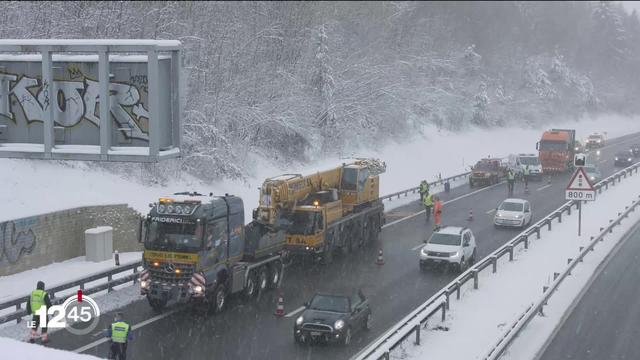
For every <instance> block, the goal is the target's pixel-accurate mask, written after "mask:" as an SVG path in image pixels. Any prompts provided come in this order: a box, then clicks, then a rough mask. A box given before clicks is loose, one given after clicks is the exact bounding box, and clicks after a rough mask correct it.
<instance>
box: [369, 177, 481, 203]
mask: <svg viewBox="0 0 640 360" xmlns="http://www.w3.org/2000/svg"><path fill="white" fill-rule="evenodd" d="M469 174H471V172H466V173H462V174H458V175H453V176H449V177H447V178H444V179H438V180H436V181H434V182H432V183H429V187H430V188H431V187H432V186H438V185H444V184H445V183H447V182H450V181H453V180H456V179H459V178H463V177H467V176H469ZM419 190H420V187H419V186H416V187H412V188H409V189H407V190H402V191H398V192H395V193H393V194H389V195H384V196H380V200H383V201H384V200H388V201H391V200H393V199H394V198H397V199H400V197H401V196H402V195H404V196H405V197H406V196H408V195H409V194H415V193H417V192H418V191H419Z"/></svg>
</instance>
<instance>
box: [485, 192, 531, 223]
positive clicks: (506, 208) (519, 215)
mask: <svg viewBox="0 0 640 360" xmlns="http://www.w3.org/2000/svg"><path fill="white" fill-rule="evenodd" d="M532 221H533V211H532V210H531V204H530V203H529V201H527V200H524V199H515V198H511V199H506V200H504V201H503V202H502V204H500V206H498V207H497V208H496V214H495V216H494V217H493V225H494V226H495V227H500V226H512V227H525V226H528V225H530V224H531V222H532Z"/></svg>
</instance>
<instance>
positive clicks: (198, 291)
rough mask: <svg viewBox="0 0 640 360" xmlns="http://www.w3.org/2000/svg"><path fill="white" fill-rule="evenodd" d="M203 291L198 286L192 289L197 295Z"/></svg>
mask: <svg viewBox="0 0 640 360" xmlns="http://www.w3.org/2000/svg"><path fill="white" fill-rule="evenodd" d="M203 290H204V289H203V288H202V286H200V285H198V286H196V287H194V288H193V292H196V293H198V294H201V293H202V291H203Z"/></svg>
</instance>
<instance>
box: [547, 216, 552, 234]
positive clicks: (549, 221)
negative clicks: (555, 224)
mask: <svg viewBox="0 0 640 360" xmlns="http://www.w3.org/2000/svg"><path fill="white" fill-rule="evenodd" d="M547 225H548V226H549V229H547V230H549V231H551V218H549V219H547Z"/></svg>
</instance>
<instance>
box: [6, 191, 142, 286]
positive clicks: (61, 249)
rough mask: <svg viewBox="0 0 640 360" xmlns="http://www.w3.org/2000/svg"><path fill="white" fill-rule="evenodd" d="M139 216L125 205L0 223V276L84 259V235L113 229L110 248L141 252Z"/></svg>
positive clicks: (76, 209)
mask: <svg viewBox="0 0 640 360" xmlns="http://www.w3.org/2000/svg"><path fill="white" fill-rule="evenodd" d="M140 216H141V215H140V213H138V212H137V211H135V210H133V209H131V208H129V207H128V206H127V205H126V204H118V205H101V206H87V207H81V208H75V209H68V210H62V211H56V212H52V213H48V214H42V215H36V216H31V217H27V218H22V219H16V220H10V221H6V222H2V223H0V276H4V275H10V274H15V273H18V272H21V271H25V270H29V269H33V268H36V267H40V266H44V265H48V264H51V263H54V262H60V261H64V260H68V259H71V258H74V257H78V256H84V255H85V244H84V231H85V230H87V229H89V228H93V227H96V226H111V227H113V248H114V250H118V251H119V252H125V251H140V250H142V246H140V244H138V227H139V219H140Z"/></svg>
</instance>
